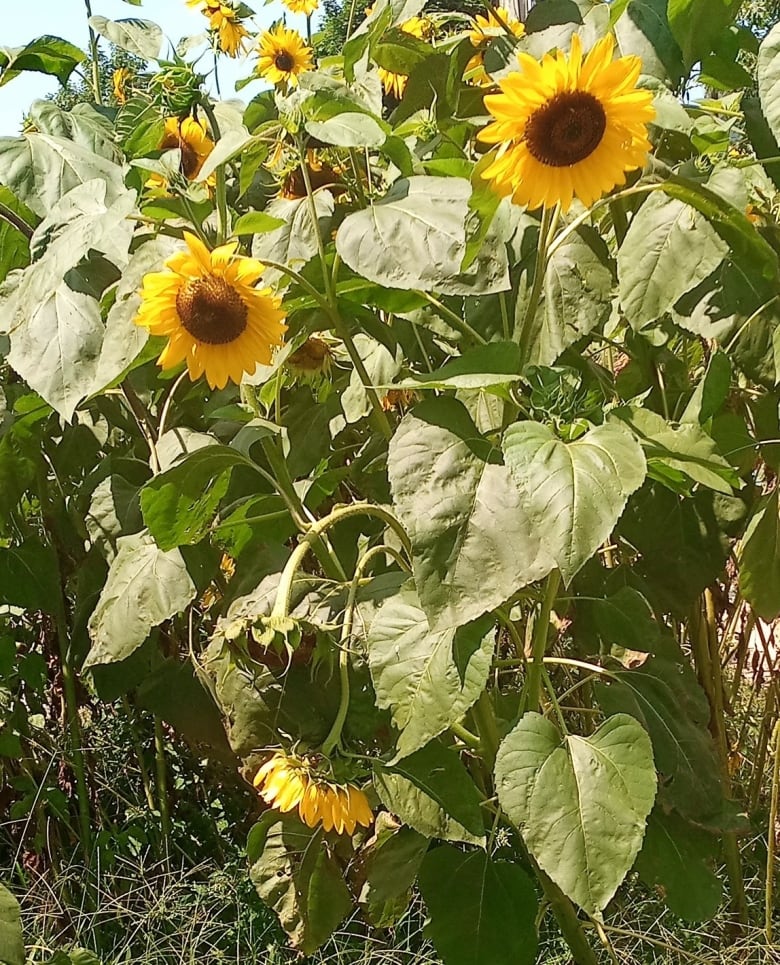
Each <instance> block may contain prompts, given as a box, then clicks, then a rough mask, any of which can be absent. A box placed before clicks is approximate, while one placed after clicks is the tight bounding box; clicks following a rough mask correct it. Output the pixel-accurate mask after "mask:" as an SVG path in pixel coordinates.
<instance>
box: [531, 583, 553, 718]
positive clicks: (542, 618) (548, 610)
mask: <svg viewBox="0 0 780 965" xmlns="http://www.w3.org/2000/svg"><path fill="white" fill-rule="evenodd" d="M560 585H561V574H560V571H559V570H553V571H552V573H550V575H549V576H548V577H547V585H546V586H545V590H544V599H543V600H542V607H541V610H540V611H539V615H538V617H537V618H536V623H535V624H534V635H533V640H532V657H531V662H530V664H529V665H528V677H527V680H526V691H525V704H524V706H523V710H524V711H525V710H538V709H539V705H540V702H541V697H542V669H543V667H544V652H545V650H546V649H547V638H548V636H549V634H550V615H551V614H552V609H553V606H554V605H555V598H556V596H557V595H558V588H559V587H560Z"/></svg>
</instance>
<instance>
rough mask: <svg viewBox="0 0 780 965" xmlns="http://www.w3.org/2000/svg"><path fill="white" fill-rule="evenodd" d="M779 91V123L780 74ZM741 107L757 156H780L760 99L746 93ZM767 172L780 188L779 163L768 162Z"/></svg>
mask: <svg viewBox="0 0 780 965" xmlns="http://www.w3.org/2000/svg"><path fill="white" fill-rule="evenodd" d="M778 42H779V43H780V35H778ZM777 92H778V96H777V118H778V123H780V75H779V80H778V87H777ZM740 107H741V108H742V113H743V114H744V116H745V133H746V134H747V136H748V139H749V140H750V144H751V146H752V148H753V151H754V152H755V155H756V157H757V158H758V159H759V160H760V161H763V160H764V159H768V158H775V157H778V156H780V145H778V143H777V139H776V138H775V135H774V134H773V133H772V130H771V128H770V127H769V123H768V122H767V119H766V117H765V116H764V113H763V111H762V110H761V103H760V101H759V99H758V98H757V97H754V96H749V95H747V94H746V95H745V96H743V98H742V100H741V101H740ZM766 173H767V174H768V176H769V177H770V178H771V179H772V181H773V183H774V185H775V187H776V188H780V170H778V166H777V164H774V163H770V164H767V166H766Z"/></svg>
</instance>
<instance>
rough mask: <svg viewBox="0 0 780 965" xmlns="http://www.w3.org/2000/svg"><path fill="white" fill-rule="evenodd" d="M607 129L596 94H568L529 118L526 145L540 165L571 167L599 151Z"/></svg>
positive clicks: (558, 95) (605, 119) (567, 92)
mask: <svg viewBox="0 0 780 965" xmlns="http://www.w3.org/2000/svg"><path fill="white" fill-rule="evenodd" d="M606 127H607V116H606V114H605V113H604V108H603V107H602V105H601V103H600V102H599V101H598V99H597V98H595V97H594V96H593V94H589V93H588V92H587V91H581V90H580V91H564V92H563V93H560V94H556V95H555V97H553V98H551V100H549V101H548V102H547V103H546V104H545V105H544V106H543V107H540V108H539V109H538V110H536V111H534V113H533V114H532V115H531V116H530V117H529V118H528V121H527V123H526V126H525V143H526V146H527V147H528V150H529V152H530V153H531V155H532V156H533V157H535V158H536V160H537V161H539V162H540V163H542V164H547V165H548V166H549V167H553V168H562V167H568V166H569V165H571V164H577V162H578V161H584V160H585V158H586V157H588V156H589V155H591V154H592V153H593V152H594V151H595V150H596V148H597V147H598V146H599V144H600V143H601V139H602V137H603V136H604V131H605V130H606Z"/></svg>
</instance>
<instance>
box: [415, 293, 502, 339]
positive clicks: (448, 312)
mask: <svg viewBox="0 0 780 965" xmlns="http://www.w3.org/2000/svg"><path fill="white" fill-rule="evenodd" d="M414 294H415V295H420V296H421V297H422V298H424V299H425V300H426V301H427V302H428V303H429V304H431V305H433V307H434V308H435V309H437V311H439V312H440V313H441V314H442V315H443V316H444V318H445V320H446V321H448V322H449V323H450V325H452V327H453V328H456V329H457V330H458V331H459V332H460V333H461V335H470V336H471V338H473V339H474V341H475V342H477V344H478V345H487V339H486V338H484V337H483V336H482V335H480V334H479V332H478V331H477V330H476V329H475V328H472V327H471V325H469V323H468V322H467V321H465V320H464V319H462V318H461V317H460V315H456V314H455V312H453V311H452V309H451V308H447V306H446V305H445V304H443V303H442V302H440V301H439V299H438V298H434V297H433V295H430V294H428V292H424V291H419V290H417V289H414Z"/></svg>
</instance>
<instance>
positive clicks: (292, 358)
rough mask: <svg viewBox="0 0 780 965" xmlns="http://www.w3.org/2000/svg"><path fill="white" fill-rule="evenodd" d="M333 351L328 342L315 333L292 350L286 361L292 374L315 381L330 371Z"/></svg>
mask: <svg viewBox="0 0 780 965" xmlns="http://www.w3.org/2000/svg"><path fill="white" fill-rule="evenodd" d="M332 359H333V353H332V352H331V350H330V346H329V345H328V343H327V342H324V341H323V340H322V339H321V338H317V337H316V336H314V335H310V336H309V338H307V339H306V341H305V342H304V343H303V344H302V345H300V346H299V347H298V348H297V349H296V350H295V351H294V352H291V353H290V354H289V355H288V356H287V358H286V359H285V362H286V364H287V367H288V368H289V369H290V371H291V372H292V374H293V375H294V376H295V377H296V378H298V379H301V380H302V381H304V382H306V381H313V380H316V379H318V378H320V377H321V376H327V375H328V374H329V373H330V367H331V362H332Z"/></svg>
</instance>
